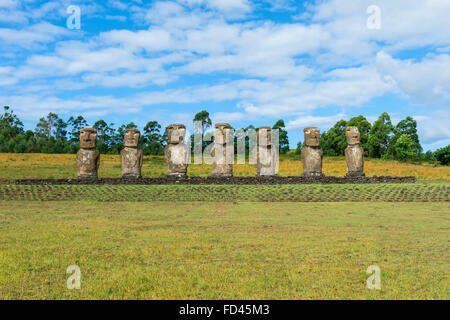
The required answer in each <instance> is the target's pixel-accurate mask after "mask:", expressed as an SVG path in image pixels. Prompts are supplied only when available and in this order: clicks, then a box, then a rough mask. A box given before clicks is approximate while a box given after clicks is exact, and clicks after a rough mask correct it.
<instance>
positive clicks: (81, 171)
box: [77, 128, 100, 179]
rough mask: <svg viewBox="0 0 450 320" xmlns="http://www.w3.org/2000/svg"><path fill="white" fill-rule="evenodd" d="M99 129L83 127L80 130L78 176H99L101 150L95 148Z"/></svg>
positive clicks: (81, 177)
mask: <svg viewBox="0 0 450 320" xmlns="http://www.w3.org/2000/svg"><path fill="white" fill-rule="evenodd" d="M96 141H97V130H95V129H92V128H83V129H81V131H80V150H78V152H77V170H78V178H80V179H83V178H97V177H98V168H99V166H100V152H99V151H98V150H97V149H95V147H96Z"/></svg>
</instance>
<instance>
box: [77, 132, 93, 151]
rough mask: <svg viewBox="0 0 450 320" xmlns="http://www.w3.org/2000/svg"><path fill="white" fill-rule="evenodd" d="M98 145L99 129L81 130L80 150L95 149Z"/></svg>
mask: <svg viewBox="0 0 450 320" xmlns="http://www.w3.org/2000/svg"><path fill="white" fill-rule="evenodd" d="M96 145H97V129H94V128H83V129H81V130H80V148H81V149H95V147H96Z"/></svg>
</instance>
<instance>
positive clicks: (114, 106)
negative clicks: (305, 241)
mask: <svg viewBox="0 0 450 320" xmlns="http://www.w3.org/2000/svg"><path fill="white" fill-rule="evenodd" d="M70 5H75V6H78V7H79V8H80V13H81V16H80V18H81V28H80V29H79V30H78V29H69V28H68V27H67V19H68V18H69V16H70V14H68V13H67V8H68V7H69V6H70ZM371 5H375V6H377V8H379V10H380V11H379V12H380V15H379V18H380V19H379V20H376V21H379V28H376V29H374V28H372V27H370V26H371V24H370V22H373V21H374V20H373V19H372V18H373V11H370V12H369V13H368V12H367V9H368V7H369V6H371ZM368 20H369V25H368ZM368 26H369V27H368ZM0 48H1V49H0V104H2V105H10V106H11V107H12V108H13V109H14V110H15V112H16V113H17V114H18V115H19V116H20V117H21V118H22V119H23V121H24V123H25V126H26V127H27V128H29V129H34V126H35V124H36V122H37V121H38V119H39V118H40V117H42V116H45V115H46V114H48V113H49V112H56V113H57V114H58V115H60V116H61V117H63V118H64V119H67V118H68V117H70V116H71V115H78V114H81V115H83V116H84V117H85V118H86V119H87V120H88V122H89V123H90V124H91V125H92V124H93V123H94V122H95V121H96V120H98V119H100V118H101V119H104V120H106V121H108V122H112V123H115V124H122V123H128V122H131V121H133V122H135V123H136V124H138V125H139V127H140V128H141V129H142V127H143V126H144V125H145V123H146V122H147V121H150V120H157V121H159V122H160V123H161V124H162V125H163V126H167V125H168V124H170V123H174V122H182V123H185V124H186V125H187V126H188V128H189V127H192V118H193V116H194V114H195V113H196V112H198V111H200V110H202V109H206V110H208V111H209V112H210V114H211V116H212V118H213V121H214V122H229V123H230V124H231V125H232V126H233V127H246V126H247V125H249V124H253V125H255V126H261V125H273V124H274V123H275V121H276V120H278V119H280V118H281V119H284V120H285V123H286V125H287V129H288V132H289V139H290V142H291V147H292V148H294V147H295V145H296V144H297V142H298V141H299V140H302V139H303V137H302V129H303V127H305V126H318V127H320V128H321V130H326V129H328V128H329V127H330V126H332V125H333V124H334V123H335V122H336V121H338V120H340V119H347V120H348V119H350V118H351V117H353V116H357V115H360V114H361V115H364V116H366V117H367V118H368V119H369V120H370V121H371V122H373V121H374V120H375V119H376V118H377V117H378V116H379V115H380V114H381V113H382V112H384V111H387V112H389V114H390V115H391V117H392V120H393V122H394V123H396V122H398V121H399V120H401V119H403V118H405V117H406V116H408V115H411V116H413V117H414V118H415V119H416V120H417V121H418V127H419V136H420V139H421V143H422V145H423V146H424V149H425V150H428V149H432V150H434V149H436V148H439V147H442V146H445V145H447V144H449V143H450V129H449V122H450V113H449V109H450V108H449V107H450V1H448V0H408V1H407V0H396V1H392V0H370V1H365V0H360V1H354V0H322V1H290V0H259V1H250V0H173V1H140V0H132V1H119V0H108V1H75V0H71V1H65V0H63V1H33V0H29V1H19V0H0Z"/></svg>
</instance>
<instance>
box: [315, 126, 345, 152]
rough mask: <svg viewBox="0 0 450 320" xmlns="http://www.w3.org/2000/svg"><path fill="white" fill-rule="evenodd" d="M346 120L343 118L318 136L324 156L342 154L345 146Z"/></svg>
mask: <svg viewBox="0 0 450 320" xmlns="http://www.w3.org/2000/svg"><path fill="white" fill-rule="evenodd" d="M346 127H347V122H346V121H345V120H340V121H338V122H337V123H336V124H335V125H334V126H333V127H332V128H331V129H330V130H328V131H325V132H323V133H322V134H321V136H320V145H321V147H322V149H323V153H324V155H326V156H342V155H344V152H345V148H346V147H347V139H346V137H345V128H346Z"/></svg>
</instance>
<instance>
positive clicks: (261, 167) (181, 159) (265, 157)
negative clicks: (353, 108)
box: [77, 123, 364, 179]
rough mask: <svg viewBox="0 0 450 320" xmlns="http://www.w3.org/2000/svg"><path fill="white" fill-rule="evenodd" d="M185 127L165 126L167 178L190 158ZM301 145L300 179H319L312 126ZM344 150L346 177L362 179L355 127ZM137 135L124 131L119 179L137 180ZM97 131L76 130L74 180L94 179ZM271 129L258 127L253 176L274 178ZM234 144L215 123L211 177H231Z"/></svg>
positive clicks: (224, 126) (225, 127) (319, 154)
mask: <svg viewBox="0 0 450 320" xmlns="http://www.w3.org/2000/svg"><path fill="white" fill-rule="evenodd" d="M185 135H186V127H185V126H184V125H183V124H172V125H170V126H168V127H167V136H168V144H167V146H166V148H165V160H166V165H167V175H168V176H175V177H184V176H186V174H187V167H188V163H189V159H190V152H191V151H190V148H189V146H188V145H186V144H185V141H184V137H185ZM304 136H305V145H304V147H303V148H302V163H303V176H304V177H321V176H323V174H322V159H323V151H322V148H321V147H320V131H319V129H318V128H316V127H308V128H305V129H304ZM346 137H347V142H348V147H347V148H346V149H345V159H346V162H347V169H348V171H347V177H361V176H364V150H363V148H362V147H361V145H360V133H359V130H358V128H357V127H347V129H346ZM139 138H140V132H139V130H137V129H127V130H126V131H125V137H124V149H123V150H122V151H121V152H120V159H121V164H122V177H123V178H126V179H131V178H135V179H136V178H141V169H142V150H141V149H139V148H138V143H139ZM96 140H97V130H96V129H93V128H84V129H82V130H81V131H80V150H79V151H78V153H77V168H78V177H79V178H81V179H83V178H97V172H98V168H99V164H100V153H99V151H98V150H97V149H96ZM272 146H273V145H272V129H271V128H270V127H260V128H259V130H258V134H257V152H256V174H257V175H258V176H274V175H276V172H277V165H278V159H277V157H276V155H277V154H278V153H277V152H274V150H273V149H272ZM233 148H234V144H233V135H232V128H231V126H230V125H229V124H228V123H217V124H216V125H215V131H214V145H213V148H212V151H211V156H212V174H211V176H214V177H231V176H233V161H234V151H233Z"/></svg>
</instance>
